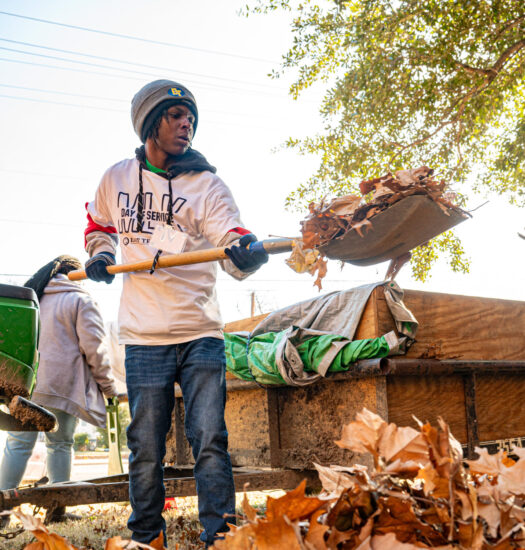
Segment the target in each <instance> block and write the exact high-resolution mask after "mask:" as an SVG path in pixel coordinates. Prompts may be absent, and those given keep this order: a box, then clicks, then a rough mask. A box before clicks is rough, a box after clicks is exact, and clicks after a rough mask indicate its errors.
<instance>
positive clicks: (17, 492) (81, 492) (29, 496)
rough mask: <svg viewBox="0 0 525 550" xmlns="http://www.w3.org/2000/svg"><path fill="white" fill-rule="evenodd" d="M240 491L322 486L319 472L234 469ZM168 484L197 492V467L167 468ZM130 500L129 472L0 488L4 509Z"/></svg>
mask: <svg viewBox="0 0 525 550" xmlns="http://www.w3.org/2000/svg"><path fill="white" fill-rule="evenodd" d="M233 470H234V481H235V490H236V491H243V490H246V491H260V490H264V489H274V488H276V487H279V488H282V489H293V488H295V487H297V485H299V483H300V482H301V481H302V480H303V479H306V480H307V486H308V487H310V488H320V482H319V479H318V476H317V473H316V472H315V471H311V470H308V471H294V470H270V469H268V470H250V469H245V468H234V469H233ZM164 484H165V486H166V496H167V497H185V496H193V495H195V494H196V489H195V478H194V477H193V468H192V467H191V466H188V467H177V468H173V467H169V468H165V469H164ZM128 500H129V479H128V475H127V474H120V475H115V476H108V477H103V478H97V479H90V480H87V481H79V482H72V481H70V482H63V483H56V484H53V485H42V486H39V487H25V488H24V487H22V488H19V489H9V490H7V491H0V511H3V510H11V509H12V508H14V507H15V506H20V505H21V504H24V503H29V504H33V505H35V506H42V507H45V508H56V507H59V506H77V505H79V504H95V503H101V502H124V501H128Z"/></svg>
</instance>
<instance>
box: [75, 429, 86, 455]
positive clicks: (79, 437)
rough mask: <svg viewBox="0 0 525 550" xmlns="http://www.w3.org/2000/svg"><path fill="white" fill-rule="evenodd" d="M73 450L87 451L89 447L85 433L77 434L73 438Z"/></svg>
mask: <svg viewBox="0 0 525 550" xmlns="http://www.w3.org/2000/svg"><path fill="white" fill-rule="evenodd" d="M73 441H74V443H73V449H75V451H87V448H88V445H89V437H88V434H87V433H84V432H82V433H78V434H75V435H74V436H73Z"/></svg>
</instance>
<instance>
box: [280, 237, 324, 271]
mask: <svg viewBox="0 0 525 550" xmlns="http://www.w3.org/2000/svg"><path fill="white" fill-rule="evenodd" d="M319 255H320V252H319V250H315V249H313V250H310V249H306V248H303V242H302V241H293V245H292V253H291V255H290V257H289V258H287V259H286V260H285V262H286V264H287V265H288V266H290V267H291V268H292V269H293V270H294V271H295V272H296V273H305V272H308V273H311V270H312V268H313V269H314V270H315V267H313V266H315V264H316V262H317V258H318V257H319Z"/></svg>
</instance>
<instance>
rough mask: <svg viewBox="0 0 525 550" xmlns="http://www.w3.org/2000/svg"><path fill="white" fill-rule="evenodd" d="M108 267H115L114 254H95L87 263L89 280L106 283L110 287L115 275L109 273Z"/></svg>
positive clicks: (86, 268)
mask: <svg viewBox="0 0 525 550" xmlns="http://www.w3.org/2000/svg"><path fill="white" fill-rule="evenodd" d="M108 265H115V255H114V254H111V252H100V253H99V254H95V255H94V256H93V257H92V258H90V259H89V260H88V261H87V262H86V267H85V270H86V275H87V276H88V279H91V280H92V281H97V282H101V281H104V282H105V283H106V284H108V285H109V284H110V283H112V282H113V279H114V278H115V275H112V274H111V273H108V272H107V270H106V267H107V266H108Z"/></svg>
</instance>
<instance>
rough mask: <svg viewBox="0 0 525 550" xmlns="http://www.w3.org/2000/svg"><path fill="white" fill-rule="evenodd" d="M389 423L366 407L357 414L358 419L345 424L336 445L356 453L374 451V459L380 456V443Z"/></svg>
mask: <svg viewBox="0 0 525 550" xmlns="http://www.w3.org/2000/svg"><path fill="white" fill-rule="evenodd" d="M386 427H387V423H386V422H385V421H384V420H383V419H382V418H381V417H380V416H379V415H377V414H375V413H373V412H371V411H369V410H368V409H367V408H364V409H363V410H362V411H361V412H359V413H357V414H356V420H355V421H354V422H350V424H346V425H345V426H343V433H342V434H341V439H340V440H339V441H336V442H335V443H336V445H338V446H339V447H341V448H343V449H349V450H350V451H353V452H354V453H366V452H369V453H372V455H373V456H374V459H376V458H377V457H378V456H379V453H378V449H377V447H378V443H379V438H380V436H381V434H382V432H383V431H384V430H385V429H386Z"/></svg>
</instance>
